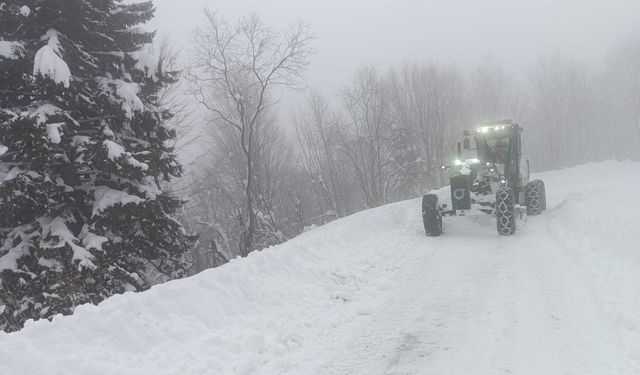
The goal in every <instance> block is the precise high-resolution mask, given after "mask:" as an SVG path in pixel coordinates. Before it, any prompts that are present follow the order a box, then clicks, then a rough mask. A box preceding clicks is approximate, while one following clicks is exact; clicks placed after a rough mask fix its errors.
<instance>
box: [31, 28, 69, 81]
mask: <svg viewBox="0 0 640 375" xmlns="http://www.w3.org/2000/svg"><path fill="white" fill-rule="evenodd" d="M42 40H43V41H47V44H46V45H44V46H43V47H42V48H40V49H39V50H38V52H37V53H36V57H35V59H34V61H33V74H34V75H38V74H41V75H43V76H45V77H49V78H51V79H52V80H54V81H55V82H57V83H62V84H64V86H65V87H69V81H70V80H71V71H70V70H69V66H68V65H67V63H66V62H65V61H64V60H63V59H62V53H61V51H60V36H59V34H58V32H57V31H56V30H54V29H50V30H49V31H47V33H46V34H45V35H44V36H43V37H42Z"/></svg>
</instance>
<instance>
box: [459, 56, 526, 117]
mask: <svg viewBox="0 0 640 375" xmlns="http://www.w3.org/2000/svg"><path fill="white" fill-rule="evenodd" d="M469 109H470V110H471V114H470V115H471V120H472V121H473V122H474V123H479V122H485V121H497V120H502V119H507V118H514V119H518V118H520V117H521V115H522V108H521V95H520V92H519V90H518V87H517V85H516V82H515V80H514V79H513V77H510V76H508V75H507V74H506V73H505V71H504V69H503V68H502V67H501V66H500V64H498V63H497V62H496V61H495V60H493V59H488V60H486V61H484V62H483V63H482V64H480V65H479V66H478V67H477V68H476V69H475V70H474V71H473V72H472V74H471V80H470V87H469Z"/></svg>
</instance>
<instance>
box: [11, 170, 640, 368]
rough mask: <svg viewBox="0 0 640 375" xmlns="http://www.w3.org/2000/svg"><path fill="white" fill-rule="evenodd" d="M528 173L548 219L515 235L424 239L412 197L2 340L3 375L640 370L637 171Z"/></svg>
mask: <svg viewBox="0 0 640 375" xmlns="http://www.w3.org/2000/svg"><path fill="white" fill-rule="evenodd" d="M540 177H541V178H543V179H544V180H545V182H546V183H547V191H548V193H549V199H548V203H549V204H548V207H549V210H548V212H547V213H545V214H544V215H542V216H539V217H533V218H529V220H528V222H526V223H524V222H521V223H519V225H520V226H519V231H518V233H517V234H516V235H515V236H513V237H499V236H498V235H497V234H496V233H495V225H494V221H493V218H491V217H490V216H480V217H459V218H450V219H445V232H446V233H445V235H443V236H442V237H440V238H427V237H425V236H424V234H423V230H422V226H421V218H420V204H419V200H411V201H405V202H400V203H396V204H392V205H388V206H384V207H380V208H377V209H373V210H368V211H365V212H361V213H358V214H356V215H353V216H350V217H348V218H345V219H342V220H338V221H335V222H333V223H330V224H328V225H326V226H323V227H321V228H318V229H316V230H313V231H311V232H308V233H305V234H303V235H301V236H299V237H298V238H296V239H293V240H291V241H289V242H287V243H285V244H282V245H280V246H276V247H273V248H271V249H267V250H265V251H263V252H260V253H255V254H252V255H251V256H249V257H248V258H247V259H243V260H237V261H233V262H231V263H230V264H228V265H225V266H223V267H221V268H218V269H214V270H210V271H207V272H203V273H201V274H199V275H197V276H194V277H191V278H189V279H185V280H178V281H173V282H170V283H167V284H164V285H160V286H157V287H154V288H152V289H151V290H150V291H148V292H145V293H141V294H125V295H123V296H116V297H113V298H111V299H109V300H107V301H105V302H104V303H102V304H100V305H99V306H97V307H96V306H81V307H79V308H78V309H77V313H76V314H75V315H74V316H71V317H59V318H56V319H54V321H53V322H35V323H32V324H29V326H28V327H26V328H25V329H24V330H23V331H21V332H19V333H15V334H0V373H39V374H73V373H76V374H81V373H82V374H84V373H92V374H112V373H118V374H134V373H135V374H139V373H153V374H158V373H162V374H165V373H166V374H184V373H194V374H250V373H255V374H287V373H289V374H441V373H448V374H468V373H476V374H505V373H513V374H541V373H544V374H555V373H558V374H561V373H562V374H565V373H576V374H577V373H580V374H603V373H607V374H616V373H620V374H623V373H625V374H628V373H638V372H640V357H639V355H638V352H639V350H638V349H637V348H639V347H640V338H638V336H640V335H638V333H639V330H640V317H638V314H637V312H638V311H640V294H639V293H637V291H638V290H639V287H640V276H639V275H640V272H639V271H640V251H638V250H637V247H638V245H637V240H636V239H635V238H634V232H636V231H637V229H636V228H639V227H640V213H639V212H640V211H639V210H638V208H639V207H637V204H635V203H634V201H633V200H626V199H622V198H623V197H624V196H627V195H629V194H634V192H637V191H638V190H639V189H640V164H637V163H617V162H607V163H598V164H589V165H584V166H580V167H577V168H572V169H567V170H563V171H554V172H547V173H543V174H541V175H540ZM632 196H633V195H632ZM634 204H635V206H634ZM634 229H636V231H634Z"/></svg>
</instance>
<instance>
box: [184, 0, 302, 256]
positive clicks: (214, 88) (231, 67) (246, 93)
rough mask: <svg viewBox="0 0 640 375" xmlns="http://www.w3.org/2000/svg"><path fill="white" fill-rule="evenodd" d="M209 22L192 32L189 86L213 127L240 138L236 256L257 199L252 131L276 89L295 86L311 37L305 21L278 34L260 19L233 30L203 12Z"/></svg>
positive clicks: (250, 232)
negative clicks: (241, 215) (241, 214)
mask: <svg viewBox="0 0 640 375" xmlns="http://www.w3.org/2000/svg"><path fill="white" fill-rule="evenodd" d="M205 15H206V17H207V20H208V23H207V26H206V27H205V28H203V29H199V30H198V31H197V32H196V35H195V38H194V47H195V48H194V56H193V62H194V65H193V68H192V76H191V82H192V84H193V88H192V93H193V95H194V96H195V98H196V100H197V101H198V102H199V103H200V104H201V105H203V106H204V107H205V108H206V109H207V110H208V111H210V113H211V114H212V115H213V122H214V123H215V124H216V126H223V127H230V128H231V129H234V131H235V132H236V133H237V134H238V135H239V137H238V138H239V147H240V149H241V150H242V153H243V155H244V163H245V165H246V176H245V178H244V181H243V183H244V193H245V208H244V209H245V215H246V217H247V219H246V229H245V231H244V234H243V240H242V244H241V245H240V249H241V251H240V254H241V255H243V256H246V255H247V254H248V253H249V252H250V251H252V250H254V249H255V248H254V242H253V240H254V235H255V231H256V220H257V217H256V207H255V206H256V201H255V197H254V195H253V192H254V183H255V178H256V175H255V170H254V168H255V163H256V157H257V155H256V152H255V147H256V142H257V140H256V136H257V132H256V127H257V123H258V121H259V120H260V119H261V118H263V116H264V115H265V113H266V112H267V111H268V110H269V109H270V108H273V107H274V106H275V105H276V104H277V103H278V101H279V100H278V99H273V98H274V97H276V95H275V93H274V92H273V91H274V89H275V88H277V87H297V85H299V83H300V77H301V75H302V72H303V70H304V68H305V67H306V66H307V64H308V58H309V56H310V55H311V54H312V50H311V48H310V47H309V42H310V41H311V39H312V38H313V36H312V35H311V34H310V33H309V31H308V27H307V25H306V24H304V23H298V24H296V25H294V26H293V27H292V28H291V29H290V30H288V31H279V30H276V29H275V28H273V27H271V26H269V25H268V24H266V23H265V22H263V21H262V20H261V19H260V17H259V16H257V15H255V14H254V15H251V16H249V17H245V18H242V19H240V21H239V22H238V24H237V25H235V26H232V25H229V24H228V23H227V22H225V21H224V20H222V19H221V18H219V17H218V16H216V15H215V14H213V13H211V12H209V11H205Z"/></svg>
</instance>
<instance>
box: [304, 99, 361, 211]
mask: <svg viewBox="0 0 640 375" xmlns="http://www.w3.org/2000/svg"><path fill="white" fill-rule="evenodd" d="M339 121H340V120H339V118H338V115H337V114H335V113H332V112H331V110H330V109H329V104H328V103H327V101H326V100H325V99H324V98H323V97H322V96H321V95H320V93H319V92H318V91H317V90H311V91H310V92H309V94H308V95H307V102H306V106H305V107H304V108H302V109H300V111H299V112H298V114H297V115H294V116H293V122H294V124H295V132H296V139H297V141H298V146H299V152H300V154H301V155H302V159H303V160H304V168H305V170H306V172H307V174H308V175H309V177H310V180H311V184H312V186H313V192H314V195H315V197H314V198H315V199H314V201H315V203H316V205H317V209H318V210H319V212H318V213H317V215H316V216H315V217H314V219H315V220H316V221H317V220H320V222H324V221H326V220H327V219H337V218H339V217H342V216H344V215H346V214H348V213H351V206H352V205H351V199H350V196H349V195H350V194H349V190H350V189H349V182H350V181H349V178H348V171H347V169H346V167H347V165H346V163H344V162H343V161H342V160H341V158H340V156H341V155H343V153H341V152H340V150H339V149H338V145H339V143H338V142H339V125H338V122H339Z"/></svg>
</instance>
